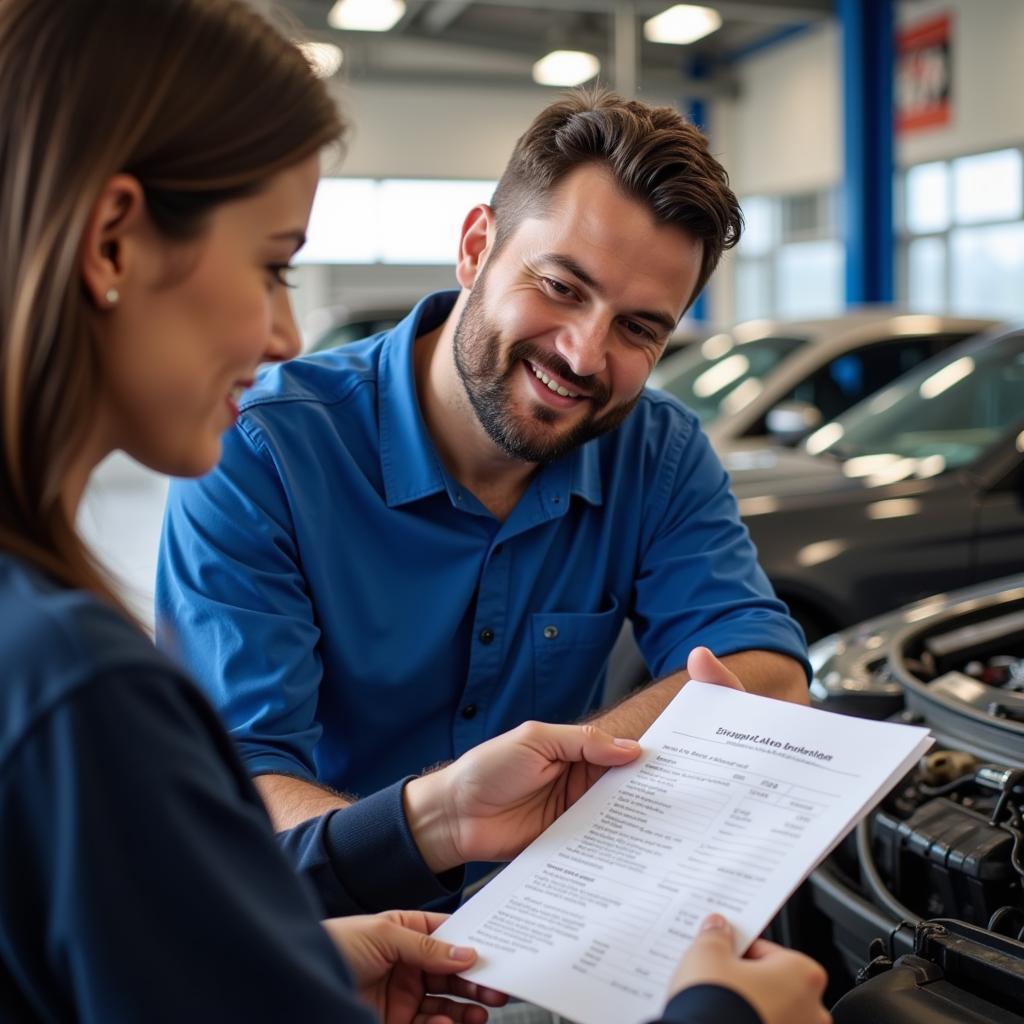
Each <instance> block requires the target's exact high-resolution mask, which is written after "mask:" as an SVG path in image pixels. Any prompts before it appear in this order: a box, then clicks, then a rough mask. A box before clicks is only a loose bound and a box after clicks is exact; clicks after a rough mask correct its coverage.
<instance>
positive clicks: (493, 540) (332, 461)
mask: <svg viewBox="0 0 1024 1024" xmlns="http://www.w3.org/2000/svg"><path fill="white" fill-rule="evenodd" d="M454 300H455V293H452V292H447V293H440V294H436V295H431V296H428V297H427V298H425V299H424V300H423V301H422V302H420V303H419V304H418V305H417V306H416V308H415V309H414V310H413V311H412V312H411V313H410V314H409V316H408V317H407V318H406V319H405V320H403V321H402V322H401V323H400V324H399V325H398V326H397V327H395V328H394V329H393V330H391V331H388V332H384V333H382V334H378V335H375V336H374V337H372V338H368V339H366V340H364V341H361V342H358V343H355V344H352V345H347V346H344V347H342V348H339V349H336V350H333V351H329V352H323V353H318V354H316V355H312V356H307V357H304V358H301V359H297V360H294V361H292V362H289V363H286V364H283V365H278V366H274V367H270V368H268V369H267V370H265V371H264V372H263V373H262V374H261V375H260V378H259V380H258V382H257V384H256V386H255V387H254V388H253V390H251V391H250V392H249V393H248V394H247V396H246V397H245V400H244V402H243V403H242V413H241V417H240V419H239V422H238V424H237V425H236V427H235V428H234V429H232V430H230V431H229V432H228V433H227V435H226V436H225V439H224V455H223V459H222V461H221V464H220V467H219V468H218V469H217V470H215V471H214V472H213V473H211V474H209V475H208V476H206V477H203V478H202V479H199V480H191V481H176V482H175V483H174V484H173V485H172V487H171V490H170V495H169V498H168V505H167V515H166V520H165V524H164V534H163V541H162V545H161V554H160V561H159V567H158V573H157V619H158V635H159V637H160V640H161V642H162V643H163V645H164V646H165V647H166V648H168V649H170V650H171V651H173V652H174V653H175V654H176V656H177V657H179V658H180V659H181V660H183V661H184V663H185V664H186V665H187V667H188V668H189V670H190V671H191V672H192V673H193V674H194V676H195V677H196V678H197V679H198V680H199V681H200V683H201V685H202V686H203V687H204V688H205V689H206V691H207V692H208V694H209V695H210V697H211V698H212V700H213V702H214V704H215V705H216V706H217V707H218V708H219V709H220V711H221V714H222V715H223V716H224V718H225V720H226V722H227V724H228V727H229V729H230V730H231V732H232V734H233V735H234V737H235V739H236V741H237V742H238V746H239V750H240V752H241V756H242V759H243V761H244V762H245V763H246V765H247V767H248V769H249V771H250V772H252V773H253V774H260V773H267V772H277V773H283V774H290V775H295V776H299V777H306V778H310V779H313V778H316V779H319V780H321V781H323V782H326V783H328V784H329V785H332V786H334V787H337V788H339V789H342V790H345V791H347V792H349V793H354V794H358V795H362V794H367V793H370V792H373V791H374V790H376V789H380V788H382V787H384V786H386V785H388V784H389V783H391V782H393V781H394V780H395V779H397V778H399V777H401V776H403V775H406V774H410V773H415V772H419V771H421V770H422V769H423V768H425V767H427V766H430V765H432V764H434V763H436V762H439V761H444V760H447V759H449V758H452V757H456V756H458V755H459V754H462V753H463V752H464V751H466V750H468V749H470V748H471V747H473V746H475V745H476V744H478V743H480V742H481V741H482V740H485V739H487V738H488V737H491V736H494V735H496V734H497V733H500V732H503V731H505V730H506V729H509V728H512V727H514V726H515V725H517V724H518V723H520V722H522V721H524V720H526V719H530V718H535V719H542V720H545V721H553V722H565V721H572V720H574V719H577V718H578V717H579V716H580V715H582V714H584V713H585V712H587V711H589V710H591V709H592V708H594V707H595V706H596V703H597V701H598V699H599V695H600V692H601V687H602V683H603V679H604V673H605V667H606V664H607V660H608V655H609V652H610V650H611V648H612V645H613V643H614V641H615V639H616V637H617V635H618V633H619V629H620V627H621V626H622V623H623V620H624V619H625V618H626V616H630V617H631V618H632V620H633V623H634V628H635V632H636V637H637V640H638V643H639V646H640V649H641V651H642V653H643V655H644V657H645V659H646V661H647V664H648V666H649V668H650V670H651V672H652V673H653V674H654V675H655V676H658V675H661V674H665V673H669V672H672V671H674V670H676V669H679V668H682V667H684V666H685V663H686V658H687V655H688V654H689V652H690V650H691V649H692V648H693V647H695V646H697V645H700V644H703V645H706V646H707V647H709V648H711V650H712V651H714V652H715V653H717V654H719V655H725V654H730V653H734V652H736V651H742V650H749V649H765V650H772V651H779V652H782V653H784V654H788V655H790V656H792V657H793V658H796V659H798V660H801V661H802V660H803V658H804V642H803V637H802V635H801V633H800V630H799V627H798V626H797V625H796V624H795V623H794V622H793V621H792V620H791V619H790V618H789V616H788V615H787V613H786V609H785V606H784V605H783V604H782V603H781V602H780V601H779V600H778V599H777V598H775V596H774V595H773V593H772V590H771V586H770V584H769V583H768V581H767V579H766V578H765V576H764V574H763V572H762V571H761V569H760V568H759V567H758V565H757V561H756V554H755V551H754V548H753V545H752V544H751V542H750V538H749V536H748V534H747V530H746V528H745V527H744V526H743V524H742V523H741V522H740V519H739V516H738V514H737V509H736V503H735V501H734V499H733V497H732V494H731V493H730V490H729V480H728V478H727V476H726V474H725V472H724V471H723V469H722V467H721V465H720V463H719V461H718V459H717V457H716V456H715V455H714V453H713V452H712V450H711V448H710V446H709V444H708V442H707V440H706V438H705V437H704V435H703V433H702V432H701V430H700V427H699V425H698V422H697V419H696V417H695V416H693V415H692V414H691V413H690V412H688V411H687V410H686V409H684V408H683V407H682V406H681V405H679V403H678V402H676V401H675V399H673V398H671V397H669V396H667V395H664V394H662V393H660V392H655V391H645V392H644V394H643V396H642V397H641V398H640V400H639V402H638V404H637V407H636V409H635V410H634V411H633V413H632V414H631V415H630V416H629V418H628V419H627V420H626V421H625V423H624V424H623V425H622V426H621V427H619V428H618V429H616V430H614V431H612V432H611V433H609V434H606V435H605V436H603V437H600V438H597V439H595V440H593V441H590V442H588V443H587V444H584V445H583V446H581V447H580V448H578V449H577V450H575V451H573V452H571V453H570V454H568V455H566V456H565V457H564V458H561V459H559V460H557V461H555V462H552V463H550V464H548V465H545V466H542V467H540V468H539V469H538V471H537V472H536V474H535V475H534V476H533V478H532V480H531V482H530V484H529V486H528V488H527V490H526V492H525V493H524V494H523V496H522V497H521V498H520V500H519V502H518V504H517V505H516V506H515V508H514V509H513V511H512V513H511V514H510V515H509V516H508V518H507V519H506V520H505V521H504V522H501V521H500V520H498V519H496V518H495V517H494V516H493V515H492V514H491V513H490V512H489V511H488V510H487V509H486V508H485V507H484V506H483V505H482V504H481V503H480V502H479V501H478V500H477V499H476V498H475V497H474V496H473V494H472V493H470V492H469V491H468V490H466V489H465V488H464V487H462V486H461V485H460V484H459V482H458V481H457V480H455V479H454V478H453V477H452V476H451V475H450V474H449V473H448V472H447V471H446V470H445V468H444V466H443V465H442V463H441V460H440V458H439V456H438V454H437V451H436V449H435V447H434V444H433V442H432V440H431V437H430V434H429V433H428V431H427V429H426V426H425V424H424V422H423V418H422V416H421V413H420V408H419V403H418V400H417V397H416V386H415V379H414V373H413V346H414V344H415V340H416V338H417V337H419V336H422V335H423V334H425V333H426V332H428V331H431V330H432V329H434V328H435V327H437V326H438V325H439V324H440V323H441V322H442V321H443V320H444V319H445V318H446V317H447V316H448V314H449V313H450V311H451V308H452V305H453V303H454Z"/></svg>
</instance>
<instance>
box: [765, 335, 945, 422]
mask: <svg viewBox="0 0 1024 1024" xmlns="http://www.w3.org/2000/svg"><path fill="white" fill-rule="evenodd" d="M964 337H965V335H962V334H957V335H942V336H938V337H928V336H925V337H902V338H893V339H890V340H889V341H882V342H877V343H875V344H872V345H865V346H864V347H863V348H859V349H856V350H855V351H852V352H845V353H843V355H841V356H838V357H837V358H835V359H833V360H831V361H830V362H828V363H826V364H825V365H824V366H823V367H821V368H820V369H819V370H817V371H815V372H814V373H813V374H811V375H810V376H809V377H808V378H807V379H806V380H803V381H801V382H800V383H799V384H798V385H797V386H796V387H795V388H794V389H793V390H792V391H791V392H790V393H789V394H788V395H787V396H786V398H785V399H783V401H798V402H808V403H809V404H811V405H813V406H814V407H815V408H816V409H818V410H819V411H820V412H821V414H822V422H824V423H827V422H828V421H829V420H834V419H835V418H836V417H837V416H840V415H841V414H842V413H844V412H846V410H847V409H850V408H852V407H853V406H854V405H856V404H857V403H858V402H860V401H863V400H864V399H865V398H867V397H868V396H869V395H873V394H874V393H875V392H876V391H878V390H880V389H881V388H883V387H885V386H886V385H887V384H891V383H892V382H893V381H894V380H895V379H896V378H897V377H900V376H902V375H903V374H904V373H906V372H907V371H909V370H912V369H914V367H915V366H919V365H920V364H921V363H923V362H924V361H925V360H926V359H930V358H931V357H932V356H933V355H935V354H936V353H937V352H941V351H942V350H943V349H944V348H948V347H949V346H950V345H952V344H955V343H956V342H959V341H963V340H964Z"/></svg>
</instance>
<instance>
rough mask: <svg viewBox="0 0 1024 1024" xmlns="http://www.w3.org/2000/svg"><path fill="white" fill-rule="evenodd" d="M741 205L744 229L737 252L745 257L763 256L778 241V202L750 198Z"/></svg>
mask: <svg viewBox="0 0 1024 1024" xmlns="http://www.w3.org/2000/svg"><path fill="white" fill-rule="evenodd" d="M741 205H742V207H743V220H744V227H743V236H742V238H741V240H740V244H739V248H738V251H739V252H742V253H743V254H744V255H745V256H764V255H765V254H766V253H768V252H771V249H772V246H774V245H775V243H776V241H777V239H778V233H779V232H778V209H779V204H778V200H776V199H769V198H768V197H767V196H750V197H749V198H748V199H744V200H743V201H742V203H741Z"/></svg>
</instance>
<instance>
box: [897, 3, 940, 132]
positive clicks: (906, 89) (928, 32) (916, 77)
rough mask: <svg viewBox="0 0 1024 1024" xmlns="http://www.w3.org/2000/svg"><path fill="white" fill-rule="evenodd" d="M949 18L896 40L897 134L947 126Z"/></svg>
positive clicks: (918, 27)
mask: <svg viewBox="0 0 1024 1024" xmlns="http://www.w3.org/2000/svg"><path fill="white" fill-rule="evenodd" d="M951 27H952V19H951V18H950V16H949V15H948V14H944V15H942V16H941V17H939V18H932V19H931V20H929V21H926V22H922V23H921V24H920V25H912V26H910V27H909V28H906V29H903V30H902V31H901V32H900V33H899V34H898V35H897V37H896V61H897V63H896V130H897V131H899V132H912V131H917V130H919V129H922V128H936V127H939V126H941V125H945V124H949V122H950V116H951V105H952V95H953V67H952V61H951V58H950V51H951V45H950V44H951V35H952V33H951Z"/></svg>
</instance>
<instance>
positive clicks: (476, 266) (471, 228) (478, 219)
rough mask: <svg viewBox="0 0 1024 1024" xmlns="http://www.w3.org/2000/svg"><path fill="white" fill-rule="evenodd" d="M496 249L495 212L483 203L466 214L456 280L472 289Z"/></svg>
mask: <svg viewBox="0 0 1024 1024" xmlns="http://www.w3.org/2000/svg"><path fill="white" fill-rule="evenodd" d="M493 247H494V211H493V210H492V209H491V208H490V207H489V206H487V205H486V203H481V204H480V205H479V206H474V207H473V209H472V210H470V211H469V213H468V214H466V219H465V220H464V221H463V222H462V235H461V236H460V238H459V260H458V263H456V264H455V278H456V280H457V281H458V282H459V284H460V285H462V287H463V288H472V287H473V285H474V284H475V283H476V279H477V277H478V276H479V274H480V271H481V270H482V269H483V266H484V264H485V263H486V262H487V257H488V255H489V254H490V252H491V249H492V248H493Z"/></svg>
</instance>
